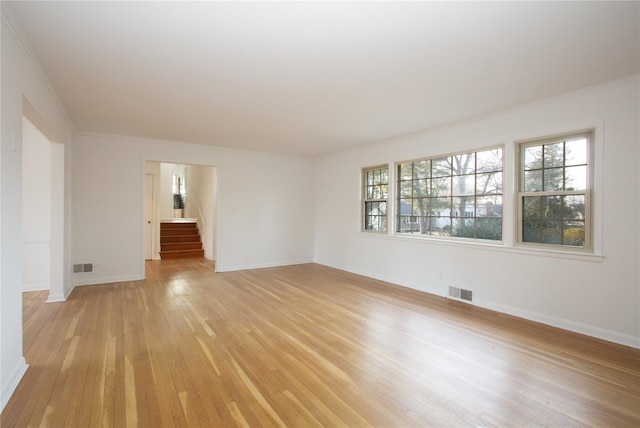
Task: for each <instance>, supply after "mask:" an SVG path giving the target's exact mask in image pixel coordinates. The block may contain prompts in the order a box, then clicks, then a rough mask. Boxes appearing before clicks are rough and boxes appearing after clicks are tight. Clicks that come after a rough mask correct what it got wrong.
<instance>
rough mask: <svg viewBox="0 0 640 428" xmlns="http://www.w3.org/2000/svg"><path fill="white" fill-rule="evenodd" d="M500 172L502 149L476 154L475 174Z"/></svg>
mask: <svg viewBox="0 0 640 428" xmlns="http://www.w3.org/2000/svg"><path fill="white" fill-rule="evenodd" d="M490 171H502V149H493V150H486V151H484V152H477V153H476V172H490Z"/></svg>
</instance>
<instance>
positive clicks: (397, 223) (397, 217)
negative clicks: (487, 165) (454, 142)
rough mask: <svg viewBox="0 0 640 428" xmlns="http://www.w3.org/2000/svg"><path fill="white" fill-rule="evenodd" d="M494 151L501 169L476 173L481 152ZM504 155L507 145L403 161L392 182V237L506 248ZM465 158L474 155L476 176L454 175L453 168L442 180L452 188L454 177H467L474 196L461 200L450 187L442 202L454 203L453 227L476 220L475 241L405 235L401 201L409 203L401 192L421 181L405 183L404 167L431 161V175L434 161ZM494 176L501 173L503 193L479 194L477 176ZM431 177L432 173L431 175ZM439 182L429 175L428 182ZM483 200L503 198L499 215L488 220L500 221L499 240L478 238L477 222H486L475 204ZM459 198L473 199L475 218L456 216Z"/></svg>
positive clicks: (472, 174) (474, 225) (431, 234)
mask: <svg viewBox="0 0 640 428" xmlns="http://www.w3.org/2000/svg"><path fill="white" fill-rule="evenodd" d="M494 150H500V168H499V169H496V170H494V171H478V170H477V154H478V153H482V152H488V151H494ZM505 153H506V148H505V145H504V144H497V145H492V146H486V147H480V148H476V149H470V150H463V151H459V152H454V153H449V154H439V155H435V156H428V157H421V158H416V159H410V160H404V161H400V162H396V163H395V164H394V181H393V183H392V184H393V188H394V204H393V209H394V213H393V220H394V229H393V234H394V236H398V237H401V238H414V239H438V240H445V241H462V242H474V243H486V244H491V245H495V244H503V243H504V239H505V237H504V233H505V222H504V218H505V213H504V207H505V198H506V194H505V185H506V178H507V177H506V175H505ZM465 155H473V157H474V167H473V172H472V173H466V174H455V173H454V172H453V167H452V170H451V171H450V174H449V175H443V176H442V177H443V178H449V179H450V181H451V182H450V184H451V186H453V181H454V179H455V177H461V176H467V177H473V182H474V184H473V193H472V194H470V195H466V196H461V195H457V196H456V195H455V193H454V190H453V187H451V189H450V190H449V194H448V195H443V196H442V198H447V199H449V200H451V201H452V202H451V212H450V214H449V216H448V217H446V218H448V219H449V221H450V222H451V224H453V219H458V220H462V221H463V220H467V219H473V234H474V236H472V237H465V236H452V235H439V234H433V233H424V234H423V233H415V232H414V231H413V230H411V231H409V232H407V231H402V230H401V229H402V227H401V225H402V218H401V217H404V216H406V215H403V214H402V209H401V206H400V204H401V201H402V200H403V199H405V200H406V199H407V198H406V197H403V195H402V191H401V185H402V184H401V183H403V182H405V181H412V180H420V179H415V178H414V179H412V180H402V174H401V173H400V168H401V165H405V164H415V163H418V162H423V161H429V162H430V163H431V166H430V169H431V171H432V170H433V164H432V162H433V161H437V160H441V159H446V158H449V159H450V161H452V160H453V158H454V157H456V156H465ZM491 173H500V175H501V180H500V193H486V192H485V193H480V194H479V193H478V189H477V188H476V183H477V179H478V176H481V175H485V174H491ZM431 174H432V173H431ZM438 178H440V177H439V176H433V175H430V177H429V178H428V179H425V180H433V179H438ZM483 197H487V198H491V197H500V199H501V207H500V215H499V216H490V217H486V219H498V220H499V222H500V239H491V238H485V237H477V232H478V229H477V227H478V222H477V220H478V219H479V218H483V217H482V216H479V215H478V211H477V210H478V207H477V206H476V202H477V200H478V198H483ZM428 198H430V199H433V198H434V196H429V197H428ZM456 198H472V199H473V205H474V207H473V214H472V215H469V213H468V212H466V211H465V213H462V214H459V215H456V216H453V200H454V199H456ZM409 199H411V200H413V199H415V198H414V197H411V198H409ZM410 217H411V218H413V217H414V215H413V214H411V215H410ZM427 217H428V218H429V219H430V220H429V221H431V219H433V218H437V219H440V218H442V217H440V216H427Z"/></svg>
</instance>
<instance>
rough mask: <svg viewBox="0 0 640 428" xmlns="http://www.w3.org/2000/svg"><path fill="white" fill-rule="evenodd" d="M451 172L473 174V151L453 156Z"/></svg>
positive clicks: (474, 162)
mask: <svg viewBox="0 0 640 428" xmlns="http://www.w3.org/2000/svg"><path fill="white" fill-rule="evenodd" d="M452 159H453V163H452V173H453V175H465V174H473V173H474V172H475V170H476V156H475V153H465V154H462V155H455V156H453V158H452Z"/></svg>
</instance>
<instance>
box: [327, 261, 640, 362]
mask: <svg viewBox="0 0 640 428" xmlns="http://www.w3.org/2000/svg"><path fill="white" fill-rule="evenodd" d="M316 263H318V264H320V265H323V266H327V267H330V268H333V269H339V270H343V271H345V272H350V273H354V274H356V275H362V276H365V277H367V278H372V279H376V280H379V281H385V282H389V283H391V284H394V285H397V286H400V287H407V288H411V289H413V290H417V291H422V292H424V293H429V294H433V295H435V296H440V297H442V295H440V294H438V293H437V292H431V291H429V290H423V289H418V288H416V287H412V286H410V285H404V284H398V283H397V282H395V281H394V280H393V279H390V278H386V277H385V276H384V275H378V276H375V275H372V274H371V273H370V272H363V271H359V270H358V269H350V268H348V267H345V266H341V265H336V264H332V263H323V262H316ZM465 303H467V302H465ZM471 304H472V305H475V306H478V307H481V308H484V309H489V310H492V311H496V312H500V313H503V314H507V315H512V316H515V317H518V318H523V319H526V320H529V321H533V322H538V323H540V324H545V325H548V326H551V327H556V328H561V329H563V330H567V331H571V332H573V333H578V334H584V335H586V336H590V337H594V338H596V339H601V340H606V341H607V342H612V343H617V344H618V345H624V346H629V347H632V348H636V349H640V337H634V336H630V335H627V334H622V333H618V332H616V331H611V330H607V329H603V328H600V327H595V326H591V325H588V324H582V323H579V322H575V321H571V320H566V319H563V318H557V317H554V316H551V315H545V314H541V313H538V312H533V311H527V310H524V309H520V308H516V307H512V306H507V305H500V304H497V303H493V302H490V301H485V300H478V299H474V301H473V303H471Z"/></svg>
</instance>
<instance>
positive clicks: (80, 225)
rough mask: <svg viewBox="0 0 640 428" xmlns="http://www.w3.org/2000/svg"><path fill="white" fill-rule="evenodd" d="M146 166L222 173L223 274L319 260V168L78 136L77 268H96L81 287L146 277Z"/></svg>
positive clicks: (288, 159) (294, 160) (79, 279)
mask: <svg viewBox="0 0 640 428" xmlns="http://www.w3.org/2000/svg"><path fill="white" fill-rule="evenodd" d="M145 161H155V162H171V163H178V164H198V165H205V166H206V165H209V166H216V167H217V170H218V198H217V199H218V209H217V216H218V219H217V222H218V228H217V230H218V234H217V236H216V248H217V254H216V259H217V260H216V269H217V270H218V271H228V270H236V269H245V268H258V267H267V266H277V265H285V264H291V263H301V262H308V261H312V260H313V239H314V237H313V221H314V220H313V201H314V199H313V161H312V160H311V159H307V158H300V157H293V156H282V155H274V154H265V153H256V152H248V151H236V150H227V149H219V148H211V147H206V146H199V145H189V144H180V143H169V142H161V141H147V140H138V139H131V138H116V137H108V136H100V135H90V134H77V135H76V137H75V141H74V150H73V156H72V162H71V168H72V171H73V177H74V180H73V186H72V194H73V208H72V215H73V219H74V230H73V234H72V254H73V256H72V259H73V263H83V262H86V261H91V262H93V263H95V272H94V273H92V274H76V275H75V276H74V283H75V284H76V285H83V284H97V283H105V282H114V281H124V280H135V279H141V278H143V277H144V263H143V259H144V254H143V252H144V251H143V250H144V248H143V235H144V230H143V209H144V207H143V196H144V193H143V184H144V183H143V180H144V172H145Z"/></svg>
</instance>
